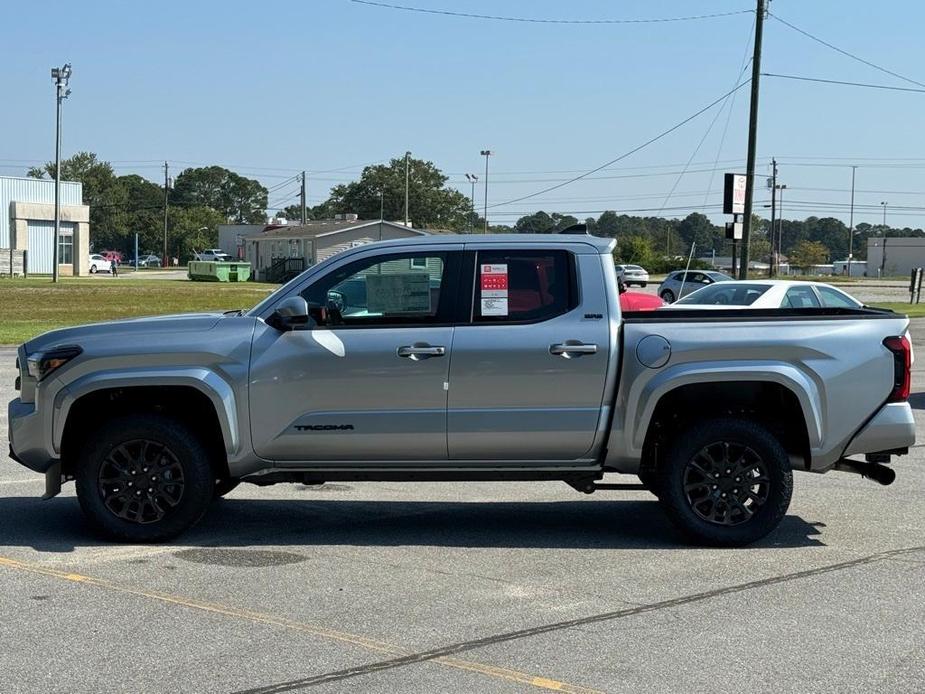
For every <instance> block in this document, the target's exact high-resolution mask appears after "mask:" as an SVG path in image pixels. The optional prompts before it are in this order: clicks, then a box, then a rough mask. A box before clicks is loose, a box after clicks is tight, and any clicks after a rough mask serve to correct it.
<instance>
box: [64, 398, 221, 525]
mask: <svg viewBox="0 0 925 694" xmlns="http://www.w3.org/2000/svg"><path fill="white" fill-rule="evenodd" d="M75 481H76V485H77V499H78V501H79V502H80V508H81V510H82V511H83V513H84V515H85V516H86V517H87V520H88V521H89V522H90V524H91V525H92V526H93V527H94V529H96V530H97V531H98V532H99V533H100V534H102V535H104V536H105V537H108V538H110V539H113V540H119V541H124V542H158V541H161V540H167V539H169V538H172V537H175V536H176V535H179V534H180V533H181V532H183V531H184V530H186V529H188V528H190V527H192V526H193V525H195V524H196V523H197V522H198V521H199V519H200V518H202V516H203V514H204V513H205V511H206V509H207V508H208V506H209V501H210V500H211V498H212V493H213V487H214V486H215V475H214V473H213V471H212V467H211V465H210V463H209V455H208V451H207V450H206V448H205V446H204V445H203V443H202V442H201V441H200V440H199V438H197V437H196V436H195V435H194V434H193V433H192V431H190V429H189V428H187V427H186V426H185V425H184V424H182V423H181V422H178V421H176V420H174V419H171V418H169V417H164V416H161V415H156V414H137V415H128V416H125V417H120V418H118V419H115V420H113V421H111V422H109V423H108V424H106V425H105V426H103V427H101V428H100V429H99V430H98V431H96V432H95V433H93V434H91V435H90V437H89V439H88V440H87V441H86V442H85V444H84V445H83V446H81V452H80V457H79V459H78V461H77V470H76V475H75Z"/></svg>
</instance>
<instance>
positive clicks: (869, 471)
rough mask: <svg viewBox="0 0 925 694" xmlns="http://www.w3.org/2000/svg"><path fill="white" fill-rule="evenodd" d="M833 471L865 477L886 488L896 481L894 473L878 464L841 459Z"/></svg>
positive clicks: (891, 469)
mask: <svg viewBox="0 0 925 694" xmlns="http://www.w3.org/2000/svg"><path fill="white" fill-rule="evenodd" d="M835 469H836V470H841V471H842V472H851V473H853V474H855V475H860V476H861V477H866V478H867V479H869V480H873V481H874V482H877V483H879V484H882V485H883V486H884V487H888V486H889V485H891V484H893V482H895V481H896V471H895V470H893V468H890V467H887V466H886V465H882V464H880V463H864V462H861V461H860V460H850V459H848V458H843V459H842V460H839V461H838V463H836V464H835Z"/></svg>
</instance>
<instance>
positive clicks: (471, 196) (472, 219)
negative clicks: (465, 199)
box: [466, 173, 479, 234]
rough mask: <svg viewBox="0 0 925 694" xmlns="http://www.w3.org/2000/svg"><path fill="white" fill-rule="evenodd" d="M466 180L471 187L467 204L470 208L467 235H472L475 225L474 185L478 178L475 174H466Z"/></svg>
mask: <svg viewBox="0 0 925 694" xmlns="http://www.w3.org/2000/svg"><path fill="white" fill-rule="evenodd" d="M466 180H467V181H469V185H470V186H471V188H470V192H469V203H470V205H471V206H472V216H471V217H470V218H469V233H470V234H471V233H472V227H473V225H474V224H475V184H476V183H478V182H479V177H478V176H476V175H475V174H468V173H467V174H466Z"/></svg>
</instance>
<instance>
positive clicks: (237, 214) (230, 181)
mask: <svg viewBox="0 0 925 694" xmlns="http://www.w3.org/2000/svg"><path fill="white" fill-rule="evenodd" d="M267 197H268V196H267V189H266V188H264V187H263V185H261V183H260V181H256V180H254V179H252V178H246V177H244V176H240V175H238V174H236V173H235V172H234V171H229V170H228V169H225V168H223V167H221V166H206V167H202V168H198V169H186V170H184V171H183V172H181V173H180V175H179V176H177V180H176V183H175V184H174V187H173V190H172V191H171V194H170V203H171V204H172V205H199V206H203V207H211V208H212V209H213V210H216V211H217V212H220V213H221V214H222V215H223V216H224V217H225V219H226V221H233V222H236V223H238V224H246V223H250V224H259V223H261V222H265V221H266V213H265V210H266V207H267V204H268V202H267Z"/></svg>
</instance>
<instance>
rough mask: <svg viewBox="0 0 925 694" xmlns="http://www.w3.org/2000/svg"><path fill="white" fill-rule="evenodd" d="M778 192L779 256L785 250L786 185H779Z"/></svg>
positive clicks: (788, 271)
mask: <svg viewBox="0 0 925 694" xmlns="http://www.w3.org/2000/svg"><path fill="white" fill-rule="evenodd" d="M777 190H778V191H779V192H780V197H779V198H778V202H777V212H778V217H779V221H778V224H777V252H778V254H781V253H783V250H784V191H785V190H787V186H786V184H781V183H779V184H778V185H777ZM777 271H778V273H780V255H778V256H777ZM787 274H790V266H789V265H788V266H787Z"/></svg>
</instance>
